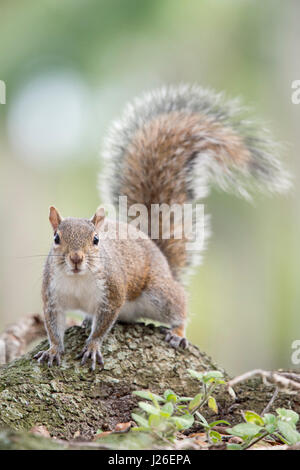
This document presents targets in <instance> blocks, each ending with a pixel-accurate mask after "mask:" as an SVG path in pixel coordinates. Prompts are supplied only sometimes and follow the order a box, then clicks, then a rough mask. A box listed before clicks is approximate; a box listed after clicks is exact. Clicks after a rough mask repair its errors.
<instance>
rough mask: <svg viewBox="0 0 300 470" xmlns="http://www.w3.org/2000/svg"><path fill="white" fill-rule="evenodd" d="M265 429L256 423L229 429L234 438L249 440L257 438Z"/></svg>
mask: <svg viewBox="0 0 300 470" xmlns="http://www.w3.org/2000/svg"><path fill="white" fill-rule="evenodd" d="M262 429H263V428H262V427H261V426H258V425H257V424H254V423H240V424H237V425H236V426H234V427H233V428H229V429H228V432H230V434H233V435H234V436H238V437H241V438H243V439H247V438H248V437H251V438H252V437H254V436H256V435H257V434H258V433H259V432H260V431H261V430H262Z"/></svg>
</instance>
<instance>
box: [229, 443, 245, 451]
mask: <svg viewBox="0 0 300 470" xmlns="http://www.w3.org/2000/svg"><path fill="white" fill-rule="evenodd" d="M227 450H243V447H242V446H241V444H227Z"/></svg>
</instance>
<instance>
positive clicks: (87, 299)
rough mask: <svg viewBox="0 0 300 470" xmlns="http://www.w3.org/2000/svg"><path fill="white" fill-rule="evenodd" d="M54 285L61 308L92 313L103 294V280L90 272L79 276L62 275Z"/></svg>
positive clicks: (94, 311)
mask: <svg viewBox="0 0 300 470" xmlns="http://www.w3.org/2000/svg"><path fill="white" fill-rule="evenodd" d="M58 284H59V285H57V286H56V289H55V290H56V294H57V297H58V302H59V305H60V306H61V307H62V308H63V310H81V311H82V312H85V313H88V314H90V315H93V314H95V313H96V311H97V308H98V307H99V304H100V303H101V301H102V300H103V296H104V287H105V286H104V280H100V279H95V278H94V277H93V276H91V275H90V273H87V274H84V275H80V276H76V275H75V276H63V277H62V278H61V279H60V281H59V283H58Z"/></svg>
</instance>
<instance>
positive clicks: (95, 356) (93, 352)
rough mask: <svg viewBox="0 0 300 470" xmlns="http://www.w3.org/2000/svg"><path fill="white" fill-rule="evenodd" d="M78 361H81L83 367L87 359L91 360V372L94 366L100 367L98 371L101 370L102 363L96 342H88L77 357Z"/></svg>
mask: <svg viewBox="0 0 300 470" xmlns="http://www.w3.org/2000/svg"><path fill="white" fill-rule="evenodd" d="M77 358H78V359H81V358H82V359H81V365H84V364H85V363H86V362H87V360H88V359H91V362H92V364H91V370H95V369H96V364H97V363H98V364H99V365H100V369H103V366H104V362H103V358H102V354H101V351H100V345H99V343H98V342H96V341H91V342H89V343H88V344H87V345H86V346H85V347H84V348H83V350H82V351H81V353H80V354H79V355H78V356H77Z"/></svg>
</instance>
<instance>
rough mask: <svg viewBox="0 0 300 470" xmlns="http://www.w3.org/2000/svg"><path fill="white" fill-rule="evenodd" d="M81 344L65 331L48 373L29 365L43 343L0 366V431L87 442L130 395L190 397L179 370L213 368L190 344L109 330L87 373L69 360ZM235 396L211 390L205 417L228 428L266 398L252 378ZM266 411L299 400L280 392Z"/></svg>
mask: <svg viewBox="0 0 300 470" xmlns="http://www.w3.org/2000/svg"><path fill="white" fill-rule="evenodd" d="M85 339H86V333H85V331H84V330H83V329H82V328H80V327H78V326H74V327H71V328H69V329H68V330H67V331H66V335H65V349H66V354H65V355H64V357H63V361H62V365H61V367H57V366H54V367H52V368H48V367H47V366H46V365H44V366H40V365H39V364H38V363H37V362H36V361H35V360H33V355H34V354H35V353H36V352H37V351H38V350H40V349H46V348H47V346H48V345H47V341H46V340H45V341H43V342H42V343H40V344H39V345H38V346H37V347H36V348H35V349H34V350H33V351H31V352H29V353H28V354H26V355H24V356H22V357H21V358H20V359H17V360H15V361H13V362H11V363H9V364H7V365H5V366H2V367H1V368H0V428H1V427H2V428H5V427H7V428H10V429H14V430H29V429H31V428H32V427H33V426H36V425H43V426H45V427H46V428H47V430H48V431H49V432H50V434H51V436H55V437H59V438H63V439H72V438H73V437H74V435H76V436H78V435H80V436H81V437H84V438H87V439H88V438H91V437H92V436H94V435H95V433H96V432H97V430H98V429H99V428H101V429H102V430H107V429H114V427H115V425H116V424H117V423H119V422H127V421H129V420H130V418H131V412H132V410H133V409H134V408H135V407H136V404H137V401H138V400H137V398H136V397H134V396H133V395H132V391H133V390H141V389H150V390H151V391H153V392H155V393H163V392H164V391H165V390H166V389H172V390H174V391H175V392H176V393H177V394H179V395H183V396H193V395H195V394H196V393H198V391H199V385H198V383H197V381H196V380H195V379H193V378H191V377H190V375H189V373H188V372H187V369H194V370H197V371H203V370H209V369H219V370H220V367H219V366H218V365H217V364H215V363H214V362H213V361H212V360H211V359H210V358H209V357H208V356H207V355H206V354H204V353H202V352H200V351H199V349H198V348H197V347H195V346H193V345H190V346H189V348H188V349H187V350H174V349H173V348H171V347H169V346H168V345H167V344H166V343H165V342H164V339H163V335H162V333H161V332H160V331H159V329H158V328H152V327H146V326H144V325H135V326H133V325H116V326H115V327H114V329H113V330H112V332H111V333H110V334H109V335H108V337H107V338H106V340H105V342H104V344H103V350H102V351H103V357H104V361H105V365H104V370H102V371H96V372H95V373H93V372H91V371H90V370H89V369H88V367H87V366H84V367H82V366H80V363H79V361H78V360H76V359H75V356H76V355H77V354H78V352H80V351H81V349H82V347H83V345H84V342H85ZM225 376H226V374H225ZM235 391H236V393H237V400H236V401H233V399H232V398H231V397H230V396H229V394H228V393H227V392H226V391H224V389H220V390H219V391H218V392H217V401H218V405H219V414H218V416H216V415H212V416H213V419H219V418H222V419H227V420H229V421H230V422H231V423H235V422H236V421H240V419H241V415H240V412H241V410H243V409H251V410H254V411H257V412H261V411H262V409H263V408H264V407H265V406H266V404H267V403H268V401H269V400H270V398H271V396H272V393H273V389H272V387H267V386H265V385H263V384H262V382H261V380H260V379H254V380H251V381H248V382H247V383H245V384H242V385H241V386H237V387H236V389H235ZM274 406H275V407H278V406H285V407H287V408H291V409H294V410H295V411H297V412H298V413H300V397H299V395H293V396H291V395H287V394H283V393H281V394H280V395H279V397H278V398H277V400H276V402H275V403H274ZM0 446H1V443H0Z"/></svg>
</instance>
